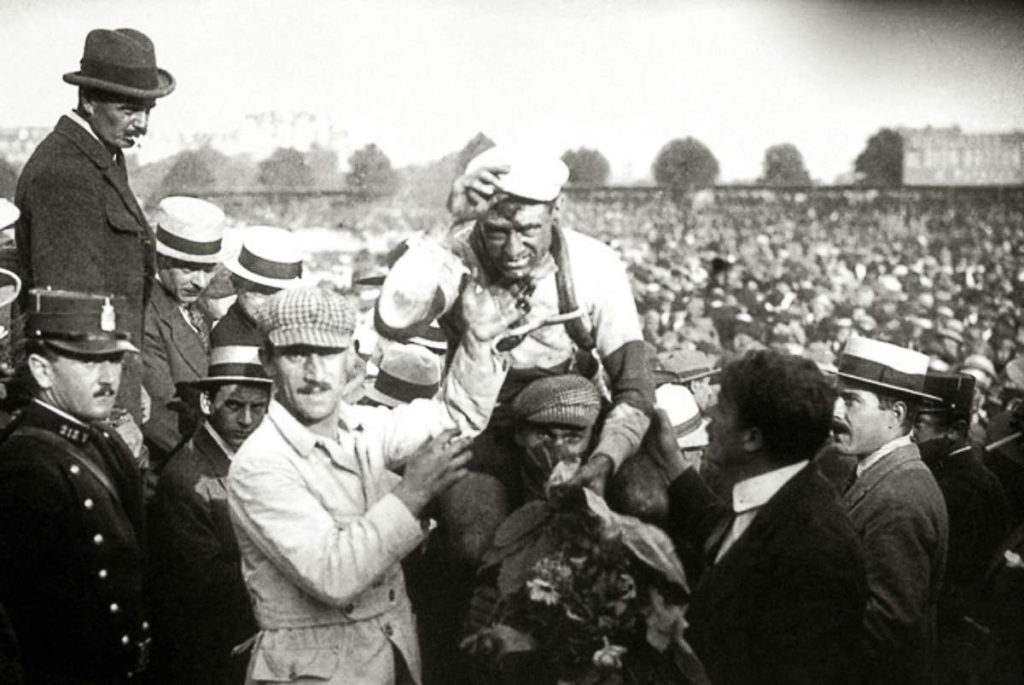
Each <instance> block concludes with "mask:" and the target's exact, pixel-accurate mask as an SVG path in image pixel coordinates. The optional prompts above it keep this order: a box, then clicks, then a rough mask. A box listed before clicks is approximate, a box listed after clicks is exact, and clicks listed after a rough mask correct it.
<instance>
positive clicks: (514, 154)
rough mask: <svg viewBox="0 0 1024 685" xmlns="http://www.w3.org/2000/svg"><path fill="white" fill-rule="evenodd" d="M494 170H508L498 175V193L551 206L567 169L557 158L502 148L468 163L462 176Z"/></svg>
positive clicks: (493, 148) (563, 180) (566, 175)
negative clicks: (487, 169)
mask: <svg viewBox="0 0 1024 685" xmlns="http://www.w3.org/2000/svg"><path fill="white" fill-rule="evenodd" d="M495 166H504V167H508V171H507V172H505V173H501V174H499V175H498V183H497V186H498V190H500V191H502V192H505V193H508V194H509V195H514V196H516V197H519V198H522V199H524V200H533V201H534V202H551V201H552V200H554V199H555V198H556V197H558V194H559V193H561V192H562V186H563V185H565V183H566V181H568V180H569V167H567V166H566V165H565V162H563V161H562V160H561V159H559V158H558V156H557V155H552V154H545V153H542V152H537V151H533V150H525V149H523V150H520V149H513V148H511V147H502V146H496V147H492V148H490V149H489V150H484V151H483V152H481V153H480V154H479V155H477V156H476V157H474V158H473V159H471V160H470V162H469V164H468V165H467V166H466V173H467V174H470V173H473V172H475V171H477V170H479V169H482V168H484V167H495Z"/></svg>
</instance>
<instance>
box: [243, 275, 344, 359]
mask: <svg viewBox="0 0 1024 685" xmlns="http://www.w3.org/2000/svg"><path fill="white" fill-rule="evenodd" d="M257 323H258V326H259V330H260V335H262V336H263V337H264V338H266V339H267V340H269V341H270V342H271V343H272V344H273V345H274V346H275V347H287V346H290V345H310V346H312V347H328V348H335V349H343V348H347V347H349V346H350V345H351V344H352V333H353V331H354V330H355V326H356V310H355V307H354V306H353V305H352V303H351V302H349V300H348V299H347V298H345V297H343V296H341V295H339V294H337V293H335V292H332V291H330V290H327V289H325V288H319V287H302V288H292V289H290V290H282V291H281V292H278V293H275V294H274V295H273V296H271V298H270V299H269V300H268V301H267V306H266V307H265V308H264V310H263V311H262V312H261V313H260V317H259V321H258V322H257Z"/></svg>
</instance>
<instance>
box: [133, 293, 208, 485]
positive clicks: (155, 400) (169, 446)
mask: <svg viewBox="0 0 1024 685" xmlns="http://www.w3.org/2000/svg"><path fill="white" fill-rule="evenodd" d="M145 327H146V335H145V338H144V340H143V342H142V367H143V377H142V384H143V387H145V389H146V392H147V393H149V397H150V400H151V401H152V406H151V408H150V415H149V421H147V422H146V423H145V424H143V426H142V434H143V436H145V438H146V445H147V446H148V447H149V455H150V459H151V460H152V462H153V463H154V466H155V468H156V469H157V470H160V469H162V468H163V465H164V463H166V461H167V458H168V457H169V456H170V455H171V453H172V452H174V450H176V449H177V448H178V447H179V446H180V445H181V444H182V443H183V442H184V441H185V440H186V439H187V438H188V436H189V435H191V434H192V433H193V432H194V431H195V429H196V427H197V425H198V414H197V409H196V407H194V406H193V404H192V403H190V402H187V401H186V402H182V401H180V400H175V396H176V393H177V388H176V387H175V384H177V383H184V382H191V381H197V380H199V379H201V378H204V377H205V376H206V369H207V366H208V364H209V357H208V355H207V353H206V348H205V347H204V346H203V341H202V339H201V338H200V337H199V334H198V333H196V331H195V330H194V329H193V328H192V327H191V326H189V325H188V323H187V322H186V321H185V317H184V316H183V315H182V313H181V310H180V309H179V308H178V303H177V302H176V301H175V300H174V298H173V297H171V295H170V294H169V293H168V292H167V291H166V290H165V289H164V288H163V286H161V285H160V284H159V283H157V284H155V286H154V287H153V294H152V297H150V300H149V304H148V305H147V306H146V325H145Z"/></svg>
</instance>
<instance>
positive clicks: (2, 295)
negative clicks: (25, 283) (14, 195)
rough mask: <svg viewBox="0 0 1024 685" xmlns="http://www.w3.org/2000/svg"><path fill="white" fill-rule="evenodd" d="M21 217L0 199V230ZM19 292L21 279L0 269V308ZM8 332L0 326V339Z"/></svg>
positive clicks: (12, 299) (11, 203)
mask: <svg viewBox="0 0 1024 685" xmlns="http://www.w3.org/2000/svg"><path fill="white" fill-rule="evenodd" d="M20 216H21V212H19V211H18V207H17V206H16V205H15V204H14V203H13V202H11V201H10V200H5V199H3V198H0V230H3V229H6V228H10V227H11V226H13V225H14V222H15V221H17V220H18V217H20ZM20 292H21V278H19V277H18V274H16V273H14V272H13V271H8V270H7V269H0V307H6V306H7V305H9V304H10V303H12V302H14V301H15V300H16V299H18V293H20ZM9 332H10V331H9V330H8V329H7V327H6V326H4V325H0V339H3V338H6V337H7V334H8V333H9Z"/></svg>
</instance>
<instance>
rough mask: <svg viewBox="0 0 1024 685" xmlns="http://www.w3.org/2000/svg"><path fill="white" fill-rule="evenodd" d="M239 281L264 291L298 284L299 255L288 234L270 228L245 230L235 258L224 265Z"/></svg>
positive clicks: (300, 254) (300, 271)
mask: <svg viewBox="0 0 1024 685" xmlns="http://www.w3.org/2000/svg"><path fill="white" fill-rule="evenodd" d="M224 266H226V267H227V269H228V271H230V272H231V273H233V274H235V275H236V276H238V277H240V278H244V279H245V280H247V281H249V282H251V283H255V284H257V285H262V286H266V287H268V288H277V289H278V290H284V289H285V288H294V287H295V286H297V285H300V284H301V283H302V253H301V252H299V250H298V248H297V247H296V243H295V236H293V235H292V233H291V232H290V231H287V230H285V229H283V228H275V227H273V226H253V227H252V228H249V229H246V231H245V236H244V237H243V238H242V249H241V250H240V251H239V253H238V256H237V257H232V258H231V259H229V260H227V261H226V262H225V263H224Z"/></svg>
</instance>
